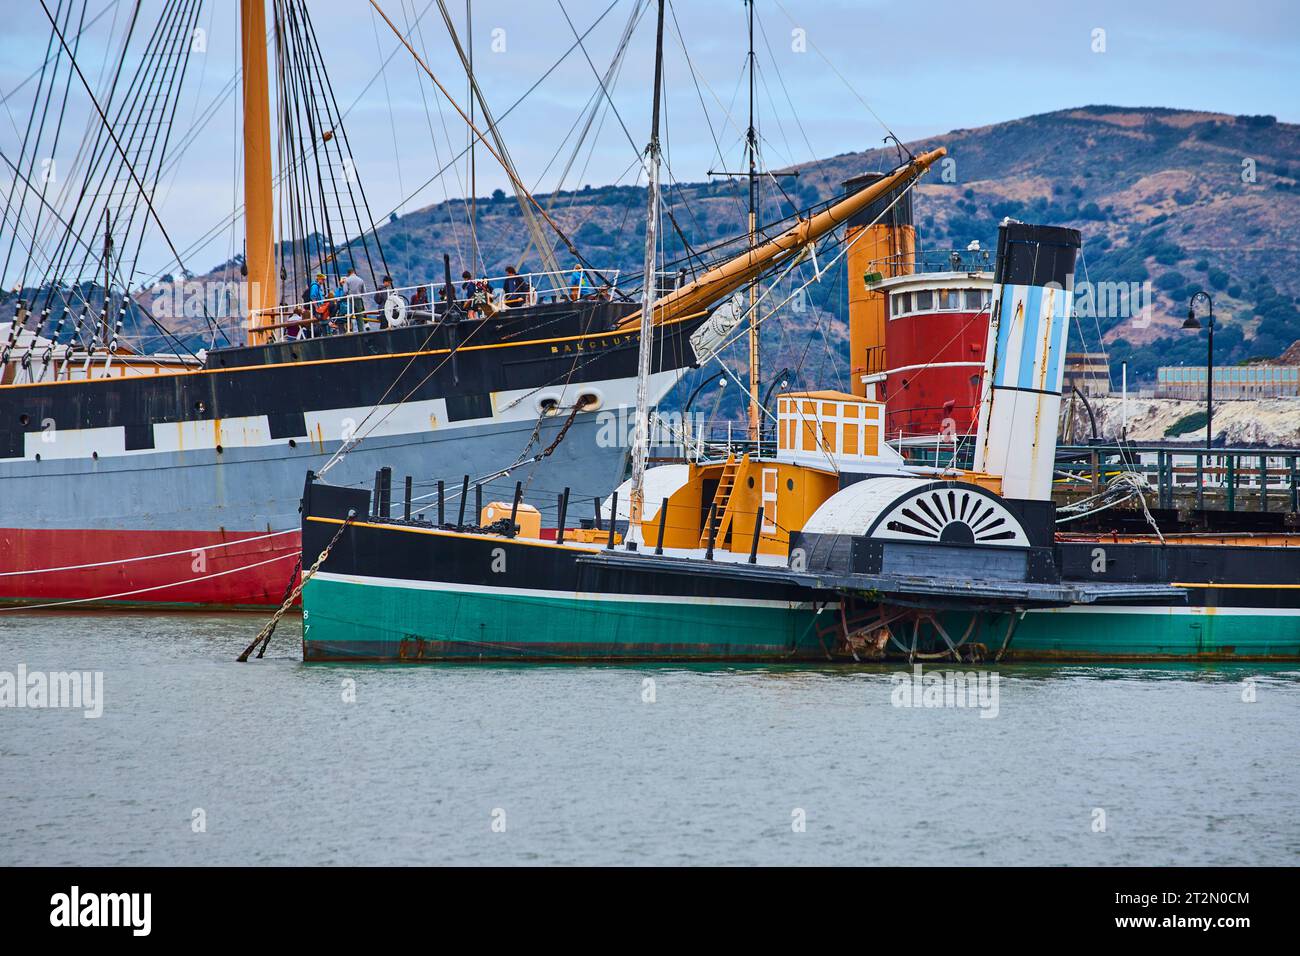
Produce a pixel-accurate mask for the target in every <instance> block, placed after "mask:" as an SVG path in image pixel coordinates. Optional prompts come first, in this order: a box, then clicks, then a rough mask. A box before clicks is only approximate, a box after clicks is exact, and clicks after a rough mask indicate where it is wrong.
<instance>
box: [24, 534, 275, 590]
mask: <svg viewBox="0 0 1300 956" xmlns="http://www.w3.org/2000/svg"><path fill="white" fill-rule="evenodd" d="M299 539H300V535H299V531H298V529H296V528H295V529H292V530H289V531H284V532H278V533H271V532H267V531H92V530H84V529H58V530H50V529H39V530H38V529H31V528H0V603H4V604H24V605H32V606H35V607H44V606H58V605H59V603H60V602H69V601H70V602H75V604H74V605H73V606H78V607H105V606H114V607H122V606H146V605H160V604H161V605H179V606H195V605H201V606H207V607H218V608H234V607H265V606H268V605H270V606H278V605H279V604H280V602H281V601H282V600H283V599H284V593H285V588H286V586H287V584H288V582H289V576H290V574H292V573H293V571H294V565H295V561H296V560H297V558H298V555H299V553H300V546H299Z"/></svg>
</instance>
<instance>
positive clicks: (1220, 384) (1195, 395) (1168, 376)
mask: <svg viewBox="0 0 1300 956" xmlns="http://www.w3.org/2000/svg"><path fill="white" fill-rule="evenodd" d="M1205 382H1206V375H1205V366H1203V365H1201V366H1195V365H1172V366H1163V367H1161V368H1159V369H1157V370H1156V396H1155V397H1156V398H1185V399H1203V398H1204V397H1205ZM1289 396H1300V366H1296V365H1228V366H1225V367H1223V368H1215V370H1214V398H1215V400H1216V401H1217V400H1219V399H1233V398H1284V397H1289Z"/></svg>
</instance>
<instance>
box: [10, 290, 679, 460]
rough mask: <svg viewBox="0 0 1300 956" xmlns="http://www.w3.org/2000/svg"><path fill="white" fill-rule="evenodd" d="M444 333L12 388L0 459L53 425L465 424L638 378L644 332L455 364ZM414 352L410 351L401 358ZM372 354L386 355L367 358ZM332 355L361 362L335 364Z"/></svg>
mask: <svg viewBox="0 0 1300 956" xmlns="http://www.w3.org/2000/svg"><path fill="white" fill-rule="evenodd" d="M600 305H602V306H608V305H611V303H600ZM613 305H621V304H619V303H613ZM520 311H522V310H520ZM616 314H617V312H616V311H615V312H610V313H608V315H607V317H612V316H614V315H616ZM602 321H604V320H602ZM702 321H703V317H702V316H700V317H698V318H693V319H690V320H684V321H681V322H676V323H672V324H670V325H667V326H664V327H661V328H660V329H658V330H657V335H656V338H655V348H654V360H653V366H652V367H653V370H654V371H665V370H672V369H678V368H685V367H689V366H693V365H694V364H695V355H694V351H693V350H692V348H691V344H690V335H691V333H693V332H694V331H695V330H696V329H697V328H698V327H699V325H700V323H701V322H702ZM501 328H513V326H509V327H508V326H501ZM440 331H441V330H439V329H435V328H434V327H433V326H429V325H417V326H413V327H408V328H403V329H394V330H390V331H387V332H370V333H361V334H357V335H345V336H335V337H331V338H322V339H312V340H307V341H305V342H301V343H283V344H279V345H275V346H264V347H260V348H261V351H260V352H259V351H258V350H256V349H252V350H250V349H239V350H231V351H230V352H228V353H220V354H222V355H226V357H227V358H229V357H231V356H232V355H242V356H244V357H247V358H259V357H260V358H265V357H266V356H267V355H270V354H271V353H272V351H273V350H278V351H277V352H276V354H286V355H288V360H287V361H281V362H278V363H268V362H265V361H250V363H249V364H247V365H242V366H224V367H223V366H222V365H220V364H219V363H218V364H216V365H215V366H214V367H213V368H210V369H206V370H201V371H195V372H180V373H176V374H159V375H149V376H138V377H129V378H114V379H96V380H94V381H88V382H85V381H73V382H59V383H50V384H45V385H33V386H18V387H15V388H12V389H7V390H6V394H5V399H6V401H5V406H6V407H5V408H4V410H3V414H0V459H3V458H21V457H22V455H23V436H24V434H26V433H33V434H34V433H38V432H39V431H40V430H41V428H42V424H41V423H42V422H44V421H46V420H48V419H53V420H54V421H55V422H57V423H58V428H59V429H60V430H67V429H85V428H107V427H112V426H123V427H125V428H126V429H127V430H128V434H129V435H131V436H132V439H131V442H132V444H134V445H139V444H141V443H142V442H144V441H145V435H146V434H148V430H149V428H150V427H151V426H153V425H157V424H167V423H173V422H180V421H204V420H212V419H217V418H240V417H252V416H257V415H265V416H267V417H268V418H273V419H274V420H273V421H272V424H271V427H272V434H273V437H277V438H295V437H302V432H301V431H298V430H299V429H305V423H304V422H303V416H304V413H307V412H320V411H327V410H329V409H334V408H357V407H361V408H364V407H368V406H370V405H372V404H374V403H376V402H379V401H381V400H382V399H383V396H384V395H385V394H388V395H389V396H390V399H389V400H391V401H401V400H404V401H424V400H430V399H434V398H444V399H448V400H449V401H450V402H451V404H452V405H453V406H454V407H455V408H456V409H457V410H458V414H463V415H467V414H470V413H471V412H472V411H474V410H480V411H481V410H484V409H490V403H485V401H484V400H485V399H486V397H487V396H488V395H489V394H490V393H492V392H499V391H504V390H507V389H537V388H542V387H544V386H547V385H563V384H566V383H567V384H572V385H579V386H580V385H581V383H583V382H592V381H604V380H609V379H619V378H634V377H635V376H636V374H637V351H638V347H639V342H640V333H639V331H638V330H635V329H633V330H631V331H626V332H624V331H608V332H589V333H573V332H572V329H570V332H571V334H569V335H567V336H559V337H554V336H550V335H547V334H546V333H545V331H544V330H542V329H537V328H528V329H515V330H514V331H511V332H509V333H508V334H504V333H503V334H499V335H498V336H497V340H495V341H494V340H493V339H492V338H491V337H485V338H484V339H483V340H481V341H480V339H479V338H478V335H475V336H473V337H469V336H468V335H466V336H463V337H462V342H461V345H460V347H459V348H458V349H457V350H456V351H455V353H454V356H453V353H452V351H451V350H450V348H449V347H447V346H445V345H444V346H438V345H436V344H435V343H434V342H433V341H431V333H432V337H436V335H437V334H439V332H440ZM498 332H500V328H499V329H498ZM425 343H428V344H425ZM408 344H409V345H410V346H411V348H410V350H409V351H402V350H398V346H401V345H408ZM372 345H373V347H374V348H375V349H376V350H379V349H382V351H377V354H365V351H364V350H369V349H370V348H371V346H372ZM421 345H424V348H420V346H421ZM331 349H340V350H344V351H346V350H349V349H350V350H352V351H353V352H356V351H357V350H363V352H362V354H352V355H334V354H332V353H331V352H330V350H331ZM307 350H319V351H320V352H321V354H322V357H320V358H315V359H313V358H311V357H310V356H309V355H308V354H304V352H305V351H307ZM390 389H391V390H390ZM295 432H296V433H295Z"/></svg>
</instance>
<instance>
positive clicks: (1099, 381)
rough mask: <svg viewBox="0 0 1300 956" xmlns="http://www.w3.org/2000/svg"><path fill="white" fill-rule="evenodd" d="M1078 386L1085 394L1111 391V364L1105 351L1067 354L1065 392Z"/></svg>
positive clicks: (1103, 393) (1101, 393) (1102, 393)
mask: <svg viewBox="0 0 1300 956" xmlns="http://www.w3.org/2000/svg"><path fill="white" fill-rule="evenodd" d="M1071 388H1077V389H1078V390H1079V391H1081V392H1083V394H1085V395H1106V394H1109V392H1110V365H1109V363H1108V362H1107V361H1106V353H1104V352H1069V353H1067V354H1066V356H1065V385H1064V391H1065V393H1069V391H1070V389H1071Z"/></svg>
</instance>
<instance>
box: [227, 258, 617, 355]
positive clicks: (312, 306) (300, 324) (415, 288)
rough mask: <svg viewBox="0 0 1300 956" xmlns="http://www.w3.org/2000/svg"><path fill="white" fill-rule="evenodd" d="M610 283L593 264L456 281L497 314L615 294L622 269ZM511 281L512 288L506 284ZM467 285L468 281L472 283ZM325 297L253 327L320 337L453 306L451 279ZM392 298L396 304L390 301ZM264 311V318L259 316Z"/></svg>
mask: <svg viewBox="0 0 1300 956" xmlns="http://www.w3.org/2000/svg"><path fill="white" fill-rule="evenodd" d="M600 275H601V276H603V277H604V278H605V279H606V280H608V285H606V284H599V285H598V284H597V283H596V280H595V279H594V278H593V272H592V271H591V270H570V271H568V272H521V273H518V274H516V275H503V276H491V277H487V278H479V279H465V278H463V277H462V278H461V279H460V280H458V281H455V282H453V284H452V295H453V299H452V301H453V302H454V304H455V305H456V306H457V307H458V308H460V309H462V310H464V311H466V312H468V313H470V314H471V315H473V314H475V313H477V312H486V313H488V314H494V313H496V312H502V311H506V310H509V309H518V308H525V307H527V306H532V305H537V304H539V303H547V302H565V301H578V300H581V299H610V298H612V297H613V295H614V292H615V291H616V290H617V287H618V277H619V270H617V269H611V270H604V271H602V272H601V273H600ZM507 283H510V290H509V291H507V288H506V285H507ZM471 286H472V289H471V288H467V287H471ZM337 290H338V287H335V289H334V290H331V292H330V293H329V294H327V295H325V296H323V297H322V298H320V299H315V300H307V301H302V302H291V303H285V304H283V305H278V306H275V307H274V308H271V309H264V310H261V311H260V312H255V313H253V316H252V318H251V319H250V321H249V325H248V328H249V329H255V330H259V331H265V332H269V333H270V334H271V337H272V338H273V339H274V340H275V341H277V342H281V341H284V340H285V339H286V338H298V337H318V336H321V335H336V334H343V333H349V332H365V331H367V330H368V329H370V328H375V327H380V328H389V327H398V326H403V325H409V324H412V323H427V322H433V321H436V320H438V319H440V318H441V315H442V313H444V312H445V311H446V309H447V283H446V281H445V280H444V281H439V282H426V283H421V284H420V285H409V286H394V287H383V286H381V287H380V288H378V289H367V290H364V291H362V292H355V293H348V292H340V293H338V294H335V293H336V291H337ZM390 303H392V304H390ZM259 317H261V318H263V319H264V320H265V319H269V320H270V321H261V322H259V321H257V319H258V318H259Z"/></svg>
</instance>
